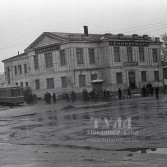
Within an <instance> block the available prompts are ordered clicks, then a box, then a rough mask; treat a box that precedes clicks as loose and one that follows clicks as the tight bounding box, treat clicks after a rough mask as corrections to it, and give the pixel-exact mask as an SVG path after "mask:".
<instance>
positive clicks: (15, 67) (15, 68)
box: [14, 66, 17, 75]
mask: <svg viewBox="0 0 167 167" xmlns="http://www.w3.org/2000/svg"><path fill="white" fill-rule="evenodd" d="M14 71H15V75H17V66H14Z"/></svg>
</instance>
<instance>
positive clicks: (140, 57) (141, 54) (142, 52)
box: [139, 48, 144, 61]
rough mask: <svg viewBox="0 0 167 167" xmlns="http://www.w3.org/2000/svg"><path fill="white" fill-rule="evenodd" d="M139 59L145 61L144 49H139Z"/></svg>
mask: <svg viewBox="0 0 167 167" xmlns="http://www.w3.org/2000/svg"><path fill="white" fill-rule="evenodd" d="M139 59H140V61H144V48H139Z"/></svg>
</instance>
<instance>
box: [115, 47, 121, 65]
mask: <svg viewBox="0 0 167 167" xmlns="http://www.w3.org/2000/svg"><path fill="white" fill-rule="evenodd" d="M114 59H115V62H120V52H119V47H114Z"/></svg>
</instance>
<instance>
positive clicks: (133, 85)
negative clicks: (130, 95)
mask: <svg viewBox="0 0 167 167" xmlns="http://www.w3.org/2000/svg"><path fill="white" fill-rule="evenodd" d="M128 76H129V87H130V88H131V89H135V88H136V83H135V72H128Z"/></svg>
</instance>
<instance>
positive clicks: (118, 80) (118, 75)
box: [116, 72, 122, 84]
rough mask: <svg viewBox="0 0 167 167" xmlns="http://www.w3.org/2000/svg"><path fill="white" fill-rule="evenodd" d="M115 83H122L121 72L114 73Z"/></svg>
mask: <svg viewBox="0 0 167 167" xmlns="http://www.w3.org/2000/svg"><path fill="white" fill-rule="evenodd" d="M116 78H117V83H118V84H119V83H122V72H117V73H116Z"/></svg>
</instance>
